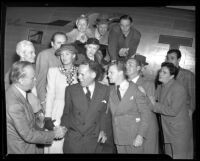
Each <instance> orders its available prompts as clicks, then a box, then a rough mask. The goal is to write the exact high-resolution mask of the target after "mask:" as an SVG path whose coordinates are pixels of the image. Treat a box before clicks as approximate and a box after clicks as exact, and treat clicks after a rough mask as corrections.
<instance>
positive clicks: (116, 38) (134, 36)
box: [108, 24, 141, 60]
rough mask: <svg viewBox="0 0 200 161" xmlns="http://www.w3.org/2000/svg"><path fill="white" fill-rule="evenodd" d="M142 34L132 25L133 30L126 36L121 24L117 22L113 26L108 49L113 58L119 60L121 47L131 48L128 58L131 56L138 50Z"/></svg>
mask: <svg viewBox="0 0 200 161" xmlns="http://www.w3.org/2000/svg"><path fill="white" fill-rule="evenodd" d="M140 38H141V34H140V32H139V31H138V30H136V29H135V28H133V27H131V30H130V32H129V34H128V36H127V37H126V38H124V36H123V34H122V31H121V29H120V26H119V25H118V24H117V25H115V26H113V27H112V29H111V30H110V32H109V36H108V51H109V54H110V57H111V60H119V59H120V57H119V50H120V49H121V48H129V52H128V55H127V57H126V58H130V57H131V56H132V55H134V54H135V53H136V51H137V47H138V45H139V42H140Z"/></svg>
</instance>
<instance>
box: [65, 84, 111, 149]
mask: <svg viewBox="0 0 200 161" xmlns="http://www.w3.org/2000/svg"><path fill="white" fill-rule="evenodd" d="M108 98H109V87H108V86H106V85H103V84H100V83H98V82H95V88H94V93H93V96H92V98H91V102H90V103H88V100H87V98H86V95H85V93H84V91H83V87H82V86H81V85H80V84H75V85H71V86H68V87H67V88H66V91H65V107H64V112H63V116H62V118H61V125H62V126H65V127H67V129H68V132H67V133H66V135H65V140H64V145H63V152H64V153H112V152H113V142H112V128H110V126H111V118H109V117H110V115H109V114H108V113H106V111H107V110H106V109H107V103H108ZM100 131H104V132H105V133H106V135H107V137H108V140H107V141H106V143H105V144H102V145H100V144H99V143H97V140H98V136H99V133H100Z"/></svg>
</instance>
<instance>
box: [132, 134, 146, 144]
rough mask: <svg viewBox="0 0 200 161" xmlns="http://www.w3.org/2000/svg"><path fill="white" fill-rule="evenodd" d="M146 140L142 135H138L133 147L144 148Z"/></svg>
mask: <svg viewBox="0 0 200 161" xmlns="http://www.w3.org/2000/svg"><path fill="white" fill-rule="evenodd" d="M143 140H144V138H143V137H142V136H141V135H137V136H136V138H135V140H134V141H133V146H135V147H139V146H142V144H143Z"/></svg>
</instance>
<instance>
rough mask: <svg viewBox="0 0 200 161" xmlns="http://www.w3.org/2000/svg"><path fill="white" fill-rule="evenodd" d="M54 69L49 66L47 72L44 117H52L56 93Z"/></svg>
mask: <svg viewBox="0 0 200 161" xmlns="http://www.w3.org/2000/svg"><path fill="white" fill-rule="evenodd" d="M56 69H57V68H50V69H49V71H48V74H47V94H46V109H45V117H52V111H53V105H54V100H55V93H56V91H55V90H56Z"/></svg>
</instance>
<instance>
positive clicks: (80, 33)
mask: <svg viewBox="0 0 200 161" xmlns="http://www.w3.org/2000/svg"><path fill="white" fill-rule="evenodd" d="M140 38H141V34H140V32H139V31H138V30H137V29H135V28H134V26H133V20H132V18H131V17H130V16H129V15H123V16H121V17H120V22H119V23H118V24H115V25H113V26H112V28H109V19H108V18H107V17H105V16H100V17H99V18H98V19H97V24H96V28H94V29H90V28H89V23H88V18H87V16H85V15H81V16H80V17H79V18H78V19H77V20H76V28H74V29H73V30H72V31H70V32H69V33H63V32H56V33H54V34H53V35H52V39H51V48H49V49H46V50H43V51H41V52H40V53H39V54H38V55H37V59H36V62H35V48H34V45H33V44H32V43H31V42H30V41H27V40H23V41H20V42H19V43H18V44H17V46H16V53H17V54H18V55H19V57H20V60H19V61H17V62H15V63H14V64H13V66H12V68H11V69H9V71H8V72H7V73H6V75H5V89H6V116H7V152H8V153H9V154H43V153H45V154H48V153H64V154H66V153H128V154H159V153H160V152H159V148H161V147H165V153H166V154H168V155H169V156H171V157H172V158H176V159H191V158H193V134H192V131H193V126H192V115H193V112H194V110H195V78H194V74H193V73H192V72H190V71H189V70H186V69H183V68H181V67H180V66H179V62H180V59H181V52H180V50H178V49H170V50H169V51H168V52H167V54H166V62H164V63H162V65H161V70H160V71H159V73H158V77H157V78H158V80H157V79H155V80H150V79H148V78H146V77H145V76H144V75H143V70H144V67H145V66H146V65H148V63H147V62H146V57H145V56H143V55H140V54H136V50H137V47H138V45H139V42H140ZM68 59H69V60H71V61H68ZM64 61H65V63H66V64H65V63H64ZM72 62H73V63H72ZM67 63H68V65H67ZM67 67H69V69H67ZM52 68H56V70H57V71H60V72H61V73H63V80H64V82H65V80H67V81H66V82H65V83H66V84H65V83H63V85H64V90H62V92H61V90H60V91H58V90H57V91H56V89H54V91H56V92H55V93H50V92H49V91H50V90H49V89H50V82H48V81H50V80H52V77H51V79H50V76H51V75H53V77H55V79H56V78H57V79H58V78H60V77H62V75H61V76H58V74H55V73H54V74H53V73H52V74H50V73H49V70H50V69H52ZM71 69H73V74H72V70H71ZM51 71H55V70H51ZM69 71H70V72H69ZM74 73H75V74H74ZM72 75H73V76H72ZM75 75H76V76H75ZM72 77H73V79H75V80H74V81H73V80H71V79H72ZM72 82H73V83H72ZM56 83H57V84H59V83H61V82H59V81H58V82H56ZM52 87H53V88H57V86H56V85H53V86H52ZM65 87H66V88H65ZM59 92H61V93H62V95H63V97H62V102H63V103H58V104H59V105H60V104H63V107H62V108H60V109H57V110H60V111H59V112H56V111H55V110H53V108H54V107H51V110H49V107H50V106H51V105H50V104H52V103H49V102H48V101H47V100H50V99H48V98H47V97H48V95H51V94H52V95H53V96H54V94H55V96H54V97H51V99H55V98H56V95H58V93H59ZM49 98H50V97H49ZM60 106H61V105H60ZM47 108H48V109H47ZM47 111H51V112H50V114H47ZM53 112H54V116H55V118H52V117H54V116H53V114H52V115H51V113H53ZM156 113H158V114H160V117H161V119H160V120H161V121H162V122H158V120H157V117H156ZM58 115H59V116H58ZM158 123H160V124H159V125H162V128H163V129H162V131H163V140H164V141H163V142H162V146H160V147H159V131H160V130H161V129H160V128H159V126H158ZM186 128H187V130H188V132H185V129H186ZM59 140H60V141H61V142H60V143H59ZM51 144H55V146H54V147H56V148H54V150H52V149H53V148H50V149H51V150H47V151H45V150H44V145H45V146H46V145H51ZM56 144H57V145H56ZM168 145H169V146H168ZM59 148H60V149H61V150H60V151H59V152H58V151H56V149H59Z"/></svg>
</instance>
